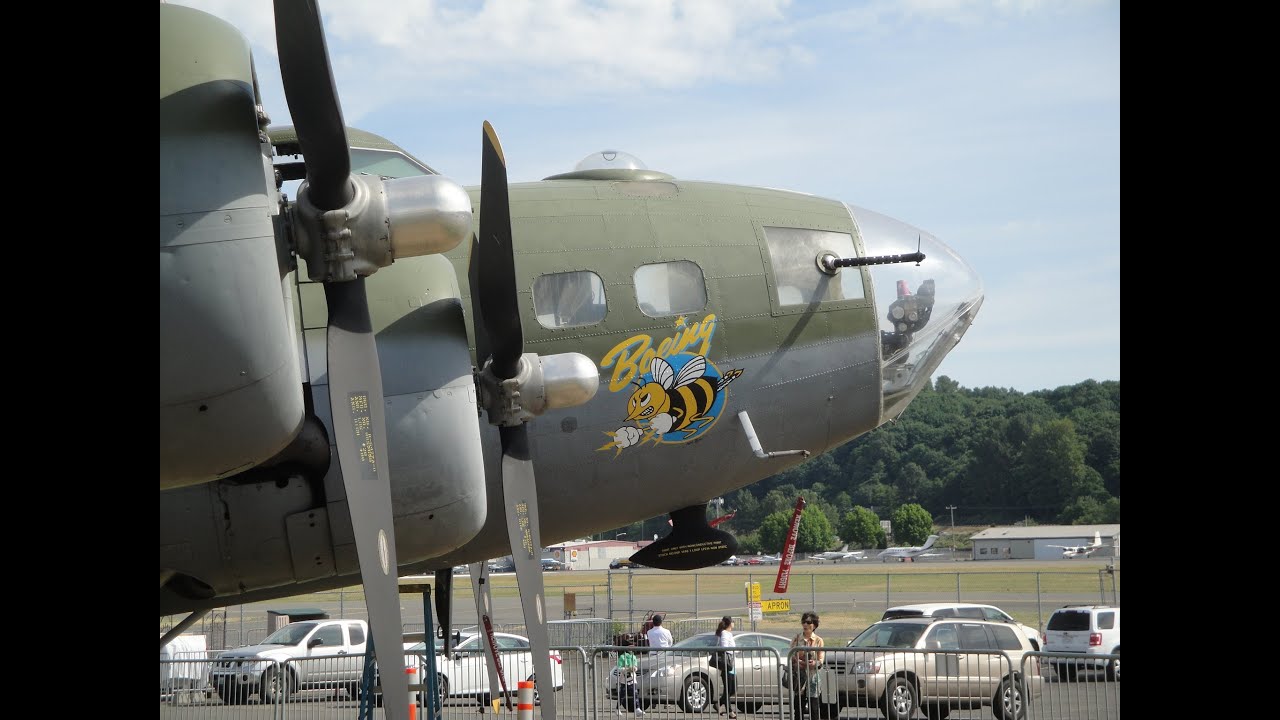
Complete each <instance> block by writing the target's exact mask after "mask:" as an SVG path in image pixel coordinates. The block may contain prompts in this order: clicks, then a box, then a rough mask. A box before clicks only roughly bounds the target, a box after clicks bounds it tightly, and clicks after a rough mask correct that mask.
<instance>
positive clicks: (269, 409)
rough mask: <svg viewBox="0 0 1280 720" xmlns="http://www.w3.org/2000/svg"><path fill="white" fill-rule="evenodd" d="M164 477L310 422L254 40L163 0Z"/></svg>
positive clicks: (226, 459)
mask: <svg viewBox="0 0 1280 720" xmlns="http://www.w3.org/2000/svg"><path fill="white" fill-rule="evenodd" d="M160 23H161V32H160V489H161V490H164V489H167V488H174V487H181V486H184V485H193V484H197V483H204V482H209V481H211V480H215V479H218V478H220V477H227V476H230V475H234V474H236V473H238V472H241V471H243V470H246V469H248V468H250V467H253V466H254V465H256V464H258V463H260V462H262V461H264V460H266V459H268V458H270V457H272V456H273V455H275V454H276V453H277V452H279V451H280V450H281V449H282V448H284V447H285V446H286V445H287V444H288V443H289V441H290V440H291V439H292V438H293V437H294V435H295V434H297V432H298V430H299V429H300V428H301V426H302V417H303V397H302V377H301V372H300V369H299V362H298V355H297V352H298V351H297V345H296V334H295V331H294V329H293V321H292V317H291V310H290V307H291V304H290V300H289V297H288V290H287V286H286V285H285V284H284V283H283V282H282V279H283V275H284V270H283V269H282V267H281V261H280V254H279V253H278V251H277V246H276V233H275V227H274V225H275V223H274V220H275V216H276V214H277V213H278V212H279V210H278V199H277V198H278V196H277V191H276V187H275V182H274V173H273V170H272V167H271V158H270V147H269V145H268V144H267V143H266V142H265V135H263V134H260V133H259V126H258V112H257V105H256V102H255V97H254V77H253V66H252V63H251V60H250V48H249V43H248V41H247V40H246V39H245V37H244V36H243V35H242V34H241V33H240V32H239V31H238V30H236V29H235V28H234V27H232V26H231V25H229V24H228V23H226V22H224V21H222V20H219V19H218V18H215V17H213V16H212V15H208V14H206V13H202V12H200V11H198V10H193V9H191V8H185V7H181V6H176V5H161V6H160Z"/></svg>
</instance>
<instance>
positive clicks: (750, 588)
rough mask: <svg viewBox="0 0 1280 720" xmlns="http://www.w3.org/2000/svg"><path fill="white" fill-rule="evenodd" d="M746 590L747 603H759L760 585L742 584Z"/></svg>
mask: <svg viewBox="0 0 1280 720" xmlns="http://www.w3.org/2000/svg"><path fill="white" fill-rule="evenodd" d="M742 584H743V585H744V586H745V587H746V588H747V602H749V603H753V602H760V583H758V582H749V583H742Z"/></svg>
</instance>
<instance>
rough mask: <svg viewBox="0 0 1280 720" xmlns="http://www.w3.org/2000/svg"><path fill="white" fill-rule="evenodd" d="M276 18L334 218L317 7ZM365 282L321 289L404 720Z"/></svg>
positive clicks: (285, 9)
mask: <svg viewBox="0 0 1280 720" xmlns="http://www.w3.org/2000/svg"><path fill="white" fill-rule="evenodd" d="M275 17H276V45H277V47H278V48H279V55H280V77H281V80H283V82H284V90H285V101H286V102H287V103H288V104H289V110H290V112H291V114H292V115H293V121H294V127H295V128H296V130H297V132H298V144H299V145H301V146H302V151H303V156H304V157H305V162H306V168H307V186H308V189H307V193H308V195H309V197H310V198H311V202H312V203H313V204H314V205H315V207H316V208H317V209H319V210H321V211H329V210H337V209H339V208H342V207H345V206H346V205H347V203H349V202H350V201H351V198H352V196H353V195H354V192H355V190H354V188H353V187H352V185H351V180H350V175H351V158H350V155H349V154H348V153H349V150H348V146H347V132H346V126H345V124H344V123H343V119H342V106H341V105H340V104H339V102H338V91H337V88H336V87H335V85H334V82H333V71H332V69H331V68H330V65H329V49H328V46H327V45H326V44H325V38H324V25H323V23H322V22H321V21H320V8H319V6H318V5H317V4H316V2H315V0H275ZM364 283H365V281H364V278H361V277H357V278H356V279H355V280H350V281H345V282H326V283H325V285H324V291H325V300H326V301H327V303H328V306H329V331H328V359H329V402H330V405H331V406H332V411H333V433H334V443H335V444H336V446H337V452H338V463H339V465H340V467H341V469H342V482H343V485H344V486H345V488H346V491H347V506H348V508H349V510H350V514H351V529H352V532H353V534H354V535H355V539H356V555H357V557H358V558H359V560H360V576H361V579H362V580H363V581H364V593H365V602H366V604H367V606H368V610H369V625H370V633H371V634H372V636H373V647H374V653H375V655H376V656H377V659H378V667H379V677H380V683H381V685H382V695H383V706H384V708H385V712H386V716H387V717H388V718H393V719H394V720H407V718H408V717H409V698H408V693H409V684H408V679H407V678H406V677H405V674H404V642H403V625H402V622H401V618H400V593H399V587H398V581H397V575H398V572H397V570H398V568H397V565H396V549H395V527H394V525H393V520H392V512H391V474H390V472H389V470H388V466H387V462H388V452H387V434H386V425H387V424H386V419H385V418H384V407H383V402H384V401H383V396H382V375H381V371H380V369H379V365H378V348H377V345H376V343H375V341H374V336H373V323H372V321H371V320H370V318H369V300H368V297H367V295H366V294H365V286H364Z"/></svg>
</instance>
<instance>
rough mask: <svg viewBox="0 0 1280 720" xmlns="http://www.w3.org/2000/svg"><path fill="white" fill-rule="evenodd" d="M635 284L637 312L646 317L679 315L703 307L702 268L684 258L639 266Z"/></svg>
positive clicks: (704, 291)
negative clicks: (638, 306)
mask: <svg viewBox="0 0 1280 720" xmlns="http://www.w3.org/2000/svg"><path fill="white" fill-rule="evenodd" d="M635 283H636V302H637V303H639V305H640V312H642V313H644V314H645V315H648V316H649V317H663V316H664V315H682V314H684V313H691V312H697V311H699V310H701V309H703V308H705V307H706V306H707V283H706V281H705V280H703V278H702V268H700V267H698V266H697V265H696V264H694V263H691V262H689V261H688V260H677V261H675V262H664V263H653V264H652V265H641V266H640V267H638V268H636V274H635Z"/></svg>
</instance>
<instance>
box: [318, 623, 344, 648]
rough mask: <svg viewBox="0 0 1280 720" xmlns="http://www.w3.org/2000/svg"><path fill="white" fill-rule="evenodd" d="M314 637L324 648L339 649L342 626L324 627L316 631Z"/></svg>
mask: <svg viewBox="0 0 1280 720" xmlns="http://www.w3.org/2000/svg"><path fill="white" fill-rule="evenodd" d="M315 637H318V638H320V644H321V645H323V646H325V647H331V648H340V647H342V644H343V643H342V626H341V625H325V626H324V627H322V628H320V629H319V630H317V631H316V634H315Z"/></svg>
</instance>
